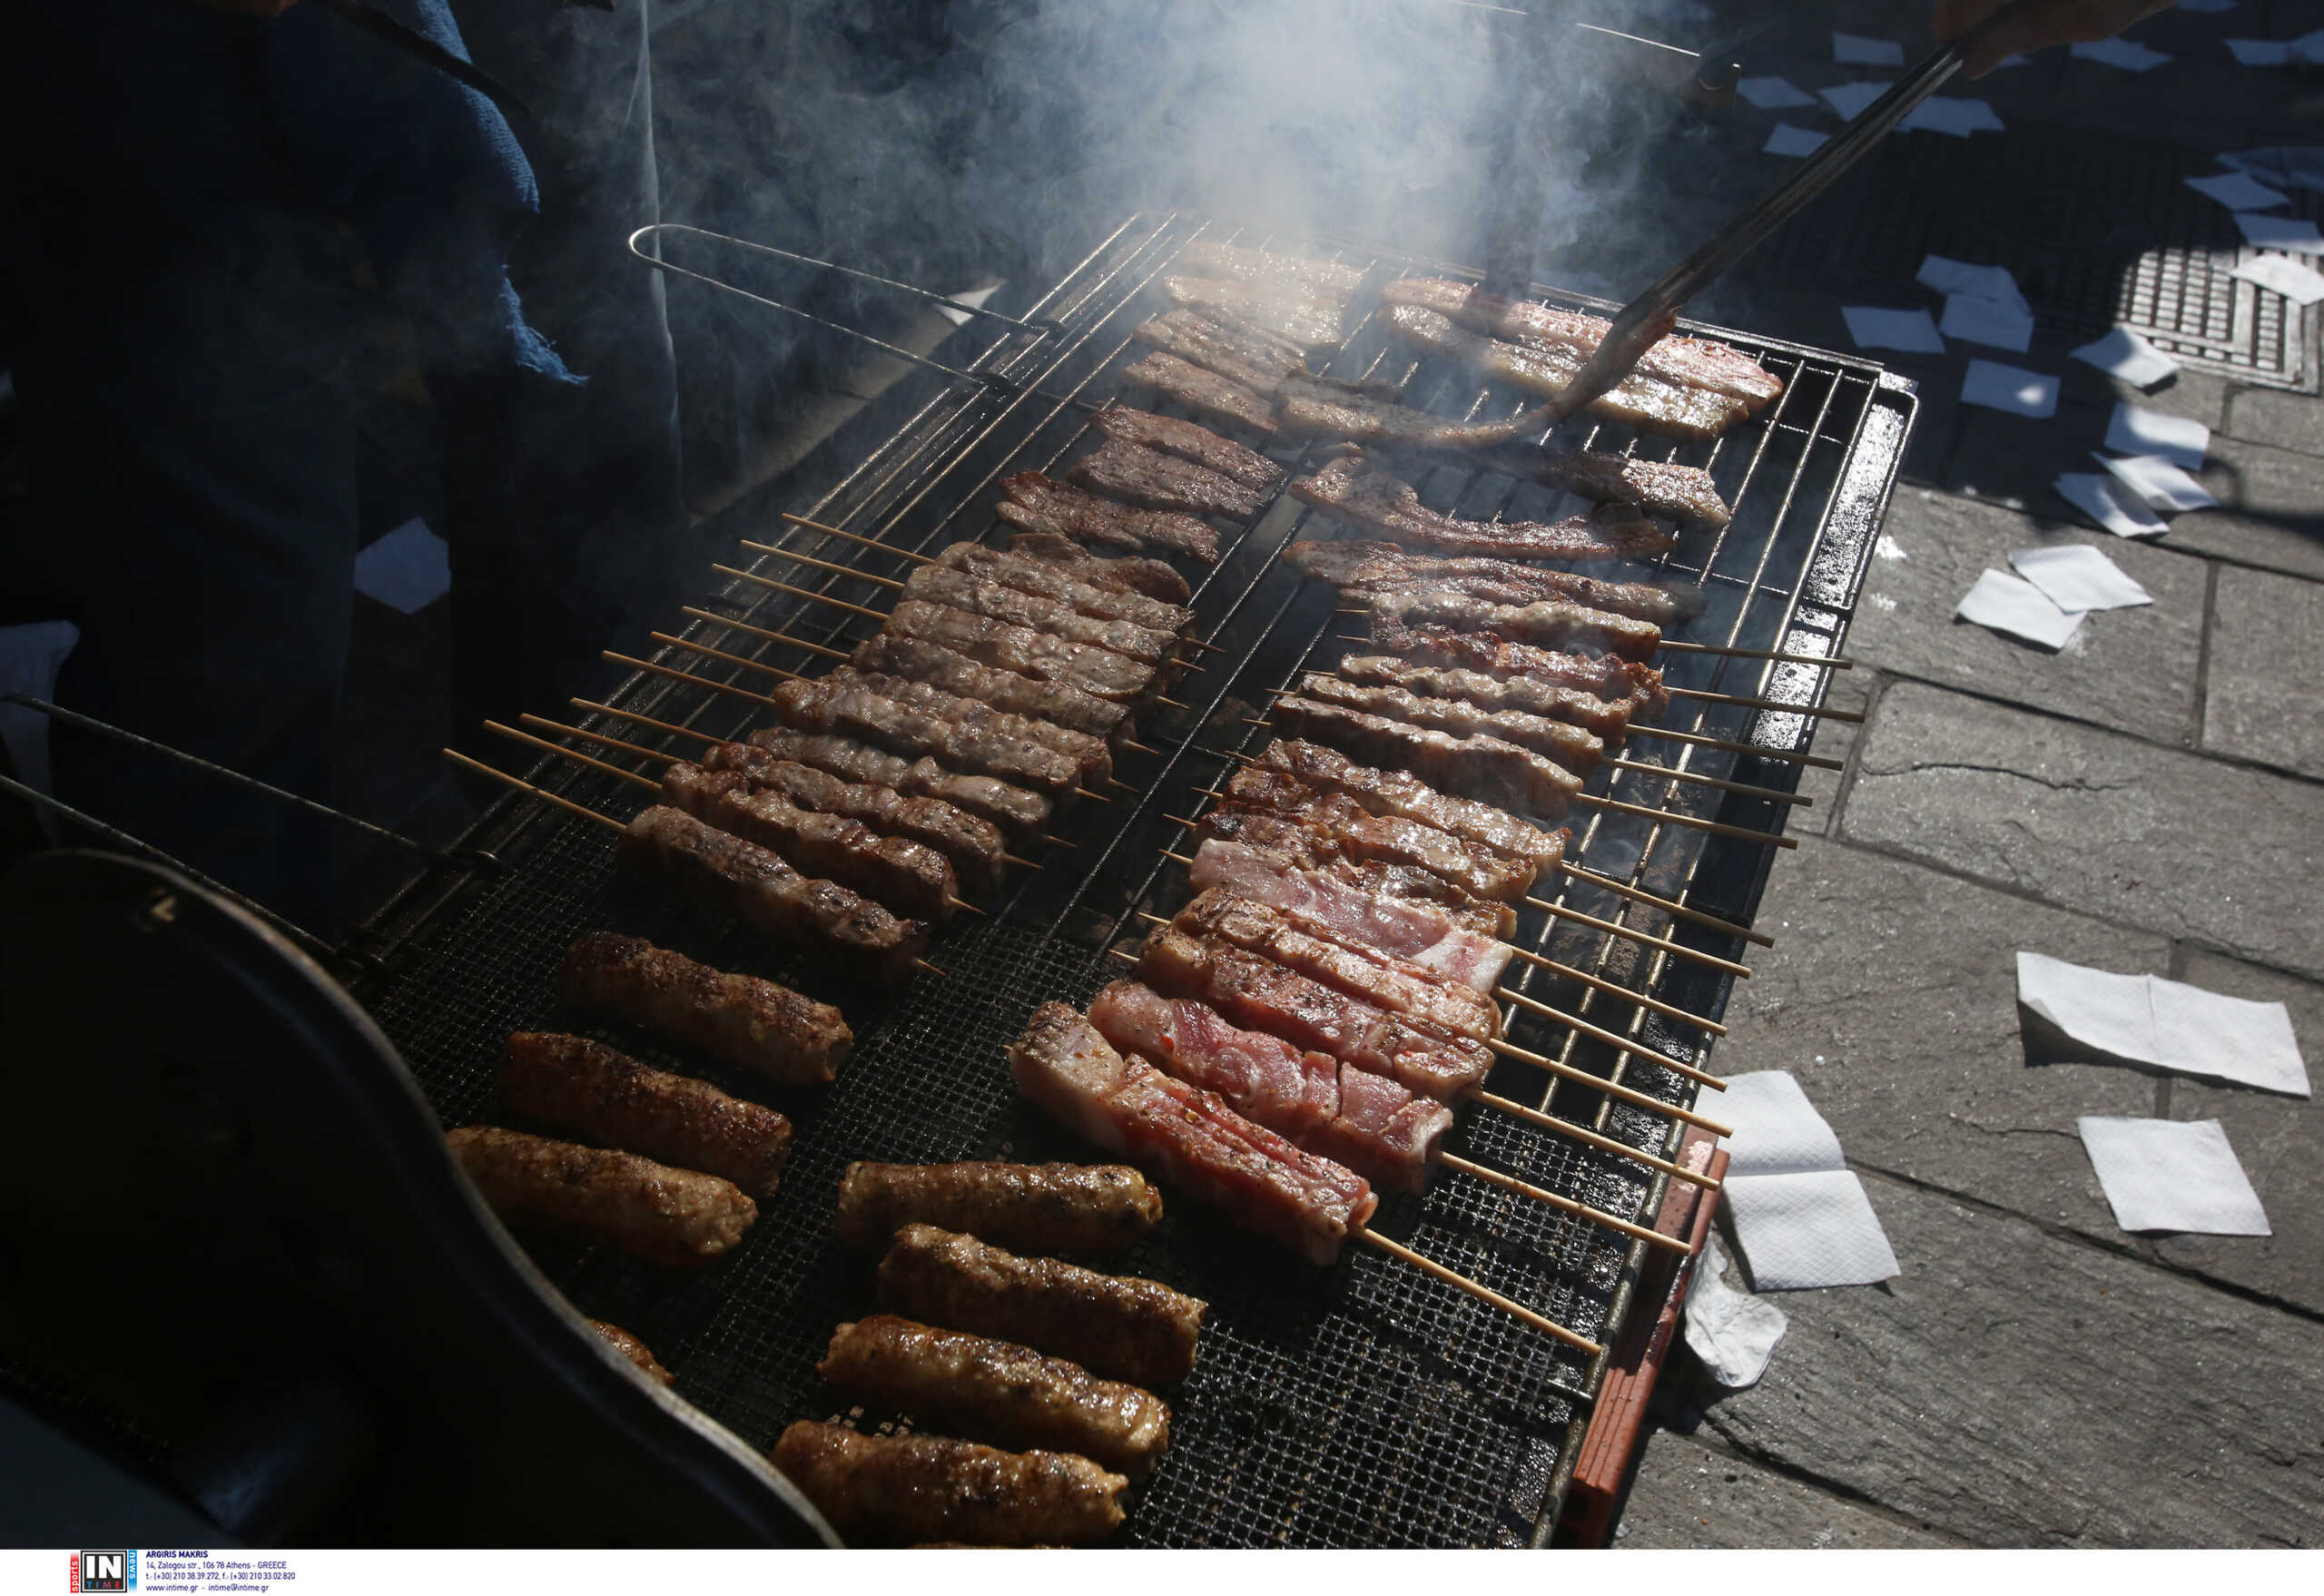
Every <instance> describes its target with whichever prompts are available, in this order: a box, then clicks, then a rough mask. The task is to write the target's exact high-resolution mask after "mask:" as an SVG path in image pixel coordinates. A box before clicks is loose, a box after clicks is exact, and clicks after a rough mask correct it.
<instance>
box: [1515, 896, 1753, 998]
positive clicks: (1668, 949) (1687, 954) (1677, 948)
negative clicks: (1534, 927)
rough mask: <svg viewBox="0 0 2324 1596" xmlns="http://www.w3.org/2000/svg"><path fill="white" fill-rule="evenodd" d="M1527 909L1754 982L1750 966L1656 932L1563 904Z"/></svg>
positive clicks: (1530, 902)
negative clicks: (1603, 917)
mask: <svg viewBox="0 0 2324 1596" xmlns="http://www.w3.org/2000/svg"><path fill="white" fill-rule="evenodd" d="M1525 907H1526V908H1528V909H1539V910H1541V911H1543V912H1545V913H1548V914H1552V915H1555V916H1556V917H1557V918H1558V919H1560V920H1571V921H1573V922H1574V923H1575V924H1577V925H1586V926H1588V927H1589V928H1590V930H1592V931H1604V932H1606V933H1608V934H1609V935H1610V936H1617V937H1620V938H1622V939H1623V940H1624V941H1632V942H1636V943H1638V944H1639V945H1640V946H1641V947H1646V948H1652V949H1654V950H1655V951H1657V952H1660V953H1668V954H1669V955H1671V956H1672V957H1673V958H1677V959H1690V960H1692V961H1694V962H1696V963H1697V964H1707V965H1709V967H1710V968H1711V969H1713V970H1719V971H1722V972H1723V973H1725V974H1728V975H1731V976H1733V977H1735V978H1736V979H1737V980H1750V979H1751V967H1750V966H1749V965H1748V964H1738V963H1737V962H1736V961H1734V960H1732V959H1721V958H1720V957H1719V956H1718V954H1716V953H1706V952H1704V951H1702V950H1701V949H1700V948H1689V947H1687V946H1686V945H1684V944H1683V943H1679V942H1674V941H1669V939H1668V938H1665V937H1658V936H1656V935H1655V934H1654V933H1653V932H1652V931H1640V930H1638V929H1637V928H1636V927H1634V926H1627V925H1621V924H1619V923H1617V922H1616V921H1610V920H1600V919H1599V918H1598V917H1597V916H1596V915H1594V914H1584V913H1583V912H1582V911H1581V910H1579V909H1569V908H1568V907H1566V906H1565V905H1564V904H1562V903H1552V902H1551V901H1549V900H1548V899H1547V898H1528V899H1526V900H1525Z"/></svg>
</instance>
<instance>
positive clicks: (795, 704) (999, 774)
mask: <svg viewBox="0 0 2324 1596" xmlns="http://www.w3.org/2000/svg"><path fill="white" fill-rule="evenodd" d="M897 607H898V608H899V609H901V608H903V607H904V606H901V605H899V606H897ZM950 613H953V614H958V613H959V612H958V611H953V612H950ZM767 696H768V697H770V698H772V699H773V700H774V703H775V712H776V713H777V714H780V715H781V716H782V717H783V724H785V725H787V726H790V727H792V728H793V729H794V730H797V731H802V732H812V733H814V734H818V735H822V736H830V735H832V734H839V735H842V736H850V737H861V738H862V739H863V740H864V741H865V742H867V743H873V744H878V745H879V746H881V747H882V748H885V749H887V750H889V751H890V752H891V753H893V754H901V755H903V756H905V757H907V758H923V757H924V758H929V759H940V760H942V761H943V762H944V763H945V764H950V765H954V766H957V767H958V768H960V769H961V770H965V771H969V772H970V773H974V774H977V775H987V776H992V777H995V778H996V779H998V780H1000V781H1004V782H1013V783H1016V784H1017V785H1019V786H1021V787H1029V788H1031V789H1033V790H1034V791H1035V792H1039V793H1048V794H1049V795H1050V796H1051V797H1052V798H1054V797H1055V796H1056V795H1057V794H1058V793H1070V792H1072V791H1073V789H1074V788H1075V786H1076V785H1078V783H1079V782H1080V780H1081V767H1080V764H1079V763H1078V761H1076V760H1074V759H1073V758H1071V757H1070V756H1068V755H1067V754H1060V753H1059V752H1058V751H1057V750H1056V749H1054V748H1049V747H1046V746H1044V745H1042V744H1039V743H1030V742H1027V741H1024V740H1023V739H1021V738H1008V737H981V736H977V735H974V734H971V733H970V731H969V730H968V728H966V727H965V726H958V725H952V724H948V723H947V722H944V721H941V720H937V719H935V718H933V717H932V716H931V715H930V714H928V713H927V712H926V711H924V710H920V709H914V708H911V707H910V706H908V705H906V704H899V703H897V702H896V701H895V700H894V699H892V698H890V697H888V696H886V695H883V694H880V693H875V692H873V691H872V689H870V688H869V687H865V686H863V685H861V684H860V683H856V682H852V681H849V680H847V679H846V678H845V677H841V678H838V679H836V680H834V679H833V678H832V677H830V676H822V677H818V678H816V679H814V680H812V681H795V682H784V683H783V684H782V685H779V686H777V687H776V688H775V690H774V691H773V693H771V694H769V695H767Z"/></svg>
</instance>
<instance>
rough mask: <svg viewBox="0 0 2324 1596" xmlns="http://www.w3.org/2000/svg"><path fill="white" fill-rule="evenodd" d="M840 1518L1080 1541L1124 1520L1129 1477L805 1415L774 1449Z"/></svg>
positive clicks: (1032, 1542)
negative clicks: (866, 1430)
mask: <svg viewBox="0 0 2324 1596" xmlns="http://www.w3.org/2000/svg"><path fill="white" fill-rule="evenodd" d="M771 1456H772V1458H773V1463H774V1466H775V1467H776V1468H778V1469H781V1470H782V1471H783V1473H784V1474H786V1475H788V1476H789V1477H790V1480H791V1483H793V1484H794V1485H796V1486H798V1487H799V1489H800V1490H801V1491H802V1492H803V1493H805V1494H806V1497H807V1500H808V1501H810V1502H813V1503H814V1504H815V1506H816V1507H817V1508H818V1509H819V1510H820V1511H821V1512H822V1515H823V1516H824V1517H825V1518H827V1519H829V1520H831V1522H832V1527H833V1528H835V1529H837V1530H839V1531H841V1532H842V1533H845V1534H848V1535H851V1536H860V1535H870V1536H876V1537H879V1538H881V1539H884V1540H890V1541H902V1542H925V1541H954V1542H966V1543H969V1544H971V1545H978V1546H1059V1545H1074V1546H1078V1545H1081V1544H1084V1543H1086V1542H1091V1541H1102V1540H1104V1539H1105V1538H1106V1537H1107V1536H1108V1535H1110V1534H1112V1533H1113V1532H1114V1531H1115V1530H1116V1529H1118V1528H1119V1527H1120V1525H1121V1522H1122V1493H1123V1492H1125V1491H1127V1490H1128V1489H1129V1482H1128V1480H1126V1479H1124V1478H1123V1477H1122V1476H1121V1475H1119V1474H1114V1473H1107V1472H1106V1471H1105V1470H1104V1469H1101V1468H1099V1467H1098V1465H1097V1464H1096V1463H1092V1462H1090V1461H1089V1460H1088V1458H1086V1457H1076V1456H1074V1455H1072V1454H1071V1453H1063V1452H1001V1451H1000V1450H998V1449H997V1448H994V1447H990V1446H979V1445H978V1444H977V1443H974V1442H972V1441H950V1440H947V1439H945V1438H944V1437H942V1436H940V1435H859V1434H857V1433H855V1432H854V1431H852V1430H851V1429H849V1428H848V1427H847V1426H846V1425H844V1424H818V1423H815V1422H812V1421H811V1420H806V1419H802V1420H800V1421H799V1422H798V1423H797V1424H793V1425H792V1426H791V1427H790V1428H789V1429H787V1430H785V1431H783V1433H782V1435H781V1436H780V1437H778V1438H777V1439H776V1441H775V1443H774V1451H773V1453H772V1454H771Z"/></svg>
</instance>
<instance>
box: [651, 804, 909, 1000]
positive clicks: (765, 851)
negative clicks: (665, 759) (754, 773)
mask: <svg viewBox="0 0 2324 1596" xmlns="http://www.w3.org/2000/svg"><path fill="white" fill-rule="evenodd" d="M619 857H620V859H621V861H622V862H623V863H624V864H625V866H628V867H629V868H632V869H635V870H637V871H639V872H641V873H644V874H647V875H652V876H655V877H657V878H659V879H660V880H662V881H664V882H667V883H669V884H670V885H671V886H672V887H673V888H675V890H676V891H677V892H679V893H680V894H681V895H682V896H684V897H686V898H689V899H691V900H693V901H695V902H697V903H699V904H701V905H702V906H703V907H704V908H706V909H709V910H711V911H714V912H717V913H724V914H732V915H734V916H736V917H738V918H739V919H741V920H743V921H746V922H748V923H749V924H750V925H752V926H753V927H754V928H755V929H757V930H759V931H764V932H765V933H766V934H767V935H768V936H770V937H773V938H774V939H775V940H776V941H782V942H787V943H790V944H792V945H793V946H795V947H800V948H804V949H806V950H807V951H811V952H814V953H818V954H821V955H822V956H823V957H825V958H827V959H831V960H834V961H843V962H844V963H845V964H846V966H847V967H848V969H849V970H852V971H854V972H856V973H858V974H860V975H862V976H863V977H864V978H866V979H869V980H886V981H900V980H906V979H908V978H909V977H910V975H911V969H912V961H914V960H916V959H918V958H919V957H920V956H921V954H922V953H925V952H926V951H928V938H929V928H928V924H927V922H926V921H918V920H901V919H899V918H897V917H896V916H895V915H893V914H891V913H889V912H888V911H886V910H885V909H882V908H881V906H880V905H879V904H877V903H875V902H873V901H871V900H870V899H868V898H864V897H862V896H860V895H858V894H857V893H854V892H849V891H848V890H847V889H846V888H845V887H842V886H841V885H840V884H839V883H838V882H829V881H822V880H819V879H817V878H814V877H811V876H806V875H803V874H801V873H800V872H798V871H797V870H796V869H794V868H793V866H792V865H791V864H790V863H789V862H786V861H785V860H784V859H783V856H782V855H781V854H778V853H776V852H774V851H773V849H770V848H763V847H761V846H759V844H757V843H756V842H745V841H744V840H743V839H742V838H741V837H737V836H734V835H733V834H732V833H730V832H722V831H720V830H718V829H717V828H716V827H714V826H712V825H708V824H706V823H704V822H702V821H699V820H696V819H695V818H694V816H693V815H691V814H688V813H685V812H684V810H682V809H673V808H671V807H670V806H669V805H667V804H663V803H657V804H655V805H654V806H653V807H651V808H649V809H645V810H641V811H639V812H638V814H637V817H636V818H635V820H633V821H631V822H630V823H629V825H628V827H627V829H626V830H625V831H624V832H623V833H622V838H621V847H620V854H619Z"/></svg>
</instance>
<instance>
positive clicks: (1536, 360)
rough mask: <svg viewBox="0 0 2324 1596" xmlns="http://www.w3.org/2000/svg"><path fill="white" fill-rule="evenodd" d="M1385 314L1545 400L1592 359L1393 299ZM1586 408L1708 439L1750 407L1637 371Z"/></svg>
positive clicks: (1639, 425)
mask: <svg viewBox="0 0 2324 1596" xmlns="http://www.w3.org/2000/svg"><path fill="white" fill-rule="evenodd" d="M1381 320H1382V321H1384V322H1385V323H1386V325H1387V328H1388V330H1389V331H1390V332H1392V333H1393V334H1395V335H1396V336H1397V337H1398V338H1401V339H1403V340H1404V341H1405V342H1406V343H1408V344H1411V345H1412V346H1413V347H1414V348H1415V349H1420V350H1426V351H1428V352H1429V353H1430V354H1433V355H1442V356H1443V357H1445V358H1446V359H1447V360H1457V361H1459V362H1460V363H1461V364H1462V365H1463V366H1465V367H1467V368H1468V369H1470V370H1472V371H1473V372H1475V373H1476V374H1477V375H1478V376H1480V377H1482V378H1484V379H1487V380H1488V381H1497V382H1506V383H1508V384H1509V385H1510V386H1511V387H1512V388H1520V389H1524V390H1525V391H1526V392H1528V393H1537V394H1540V395H1541V396H1542V397H1544V398H1546V399H1555V398H1557V397H1558V396H1559V395H1560V394H1561V393H1563V392H1564V391H1565V390H1566V389H1568V388H1569V387H1571V385H1572V382H1573V379H1575V378H1576V377H1577V376H1579V375H1581V368H1582V367H1583V365H1584V364H1586V363H1587V360H1588V357H1587V356H1583V355H1577V354H1575V353H1573V352H1572V351H1571V350H1561V349H1545V348H1542V347H1541V346H1538V345H1533V344H1521V343H1504V342H1502V340H1499V339H1493V338H1488V337H1486V336H1485V335H1484V334H1483V333H1482V332H1476V331H1472V330H1470V329H1468V328H1465V327H1456V326H1454V325H1453V323H1452V320H1451V318H1449V317H1445V316H1440V315H1438V314H1437V313H1436V312H1435V311H1433V310H1421V309H1419V308H1418V307H1417V306H1413V305H1391V306H1389V307H1388V308H1387V310H1385V311H1384V312H1383V313H1382V315H1381ZM1586 409H1588V411H1589V413H1590V415H1593V416H1596V417H1599V418H1600V419H1604V420H1608V421H1615V422H1620V424H1621V425H1623V426H1626V427H1634V428H1636V429H1638V430H1640V432H1659V433H1660V434H1662V435H1663V436H1664V437H1666V438H1687V439H1689V440H1691V441H1695V442H1709V440H1710V439H1712V438H1717V437H1718V435H1719V434H1720V433H1722V432H1724V431H1726V430H1727V429H1728V428H1729V427H1732V426H1734V425H1735V424H1736V423H1737V422H1738V421H1740V420H1742V419H1743V418H1744V416H1745V415H1746V414H1747V413H1748V412H1747V411H1746V410H1745V409H1744V407H1743V401H1742V400H1740V399H1729V398H1728V397H1727V396H1726V395H1724V394H1717V393H1712V392H1709V390H1708V389H1699V388H1689V387H1684V386H1681V385H1679V384H1676V383H1670V382H1665V381H1663V380H1662V379H1660V378H1658V377H1650V376H1648V375H1645V374H1643V373H1641V372H1636V371H1633V372H1632V373H1630V375H1629V376H1628V377H1625V378H1623V379H1622V380H1621V381H1620V382H1618V383H1616V384H1615V385H1614V386H1613V388H1611V389H1609V390H1608V391H1607V392H1605V393H1603V394H1600V396H1599V397H1598V398H1597V399H1592V400H1591V401H1590V404H1589V405H1588V406H1587V407H1586Z"/></svg>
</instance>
